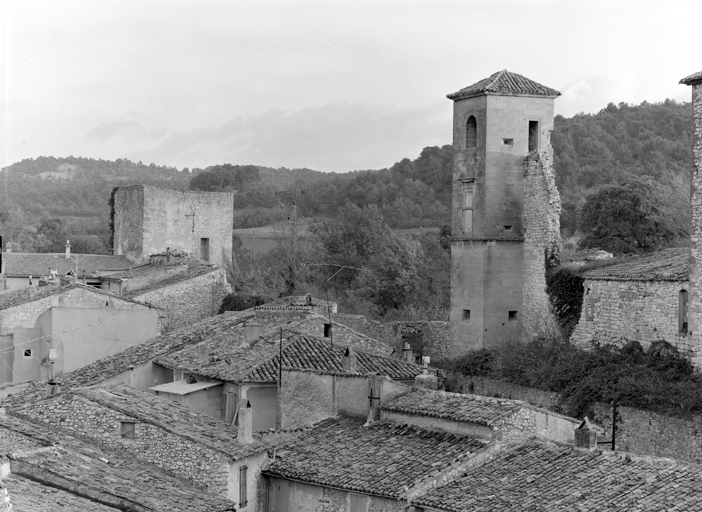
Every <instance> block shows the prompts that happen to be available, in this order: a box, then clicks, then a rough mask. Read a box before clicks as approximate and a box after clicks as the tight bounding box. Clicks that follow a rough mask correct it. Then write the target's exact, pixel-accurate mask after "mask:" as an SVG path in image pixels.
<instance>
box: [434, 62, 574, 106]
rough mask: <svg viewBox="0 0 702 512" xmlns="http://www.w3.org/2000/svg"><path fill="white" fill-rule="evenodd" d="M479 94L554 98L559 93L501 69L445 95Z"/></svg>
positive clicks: (448, 96) (459, 96) (460, 97)
mask: <svg viewBox="0 0 702 512" xmlns="http://www.w3.org/2000/svg"><path fill="white" fill-rule="evenodd" d="M480 94H501V95H512V94H520V95H528V96H546V97H552V98H555V97H556V96H560V95H561V93H560V92H558V91H557V90H555V89H551V88H550V87H546V86H544V85H541V84H539V83H536V82H534V81H533V80H530V79H528V78H526V77H523V76H522V75H518V74H517V73H512V72H510V71H507V70H506V69H503V70H502V71H498V72H497V73H495V74H493V75H490V76H489V77H488V78H485V79H483V80H480V81H479V82H476V83H474V84H473V85H469V86H468V87H465V88H463V89H461V90H460V91H458V92H454V93H452V94H448V95H447V96H446V97H447V98H448V99H450V100H460V99H463V98H469V97H471V96H477V95H480Z"/></svg>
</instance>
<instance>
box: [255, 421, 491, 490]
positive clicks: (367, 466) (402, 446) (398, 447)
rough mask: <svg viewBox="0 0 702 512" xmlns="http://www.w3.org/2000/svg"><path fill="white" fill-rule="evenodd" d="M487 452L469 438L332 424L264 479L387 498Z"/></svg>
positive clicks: (303, 441) (380, 425)
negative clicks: (460, 462) (290, 480)
mask: <svg viewBox="0 0 702 512" xmlns="http://www.w3.org/2000/svg"><path fill="white" fill-rule="evenodd" d="M486 446H487V443H486V442H485V441H480V440H477V439H474V438H472V437H468V436H460V435H455V434H448V433H444V432H436V431H429V430H423V429H420V428H418V427H415V426H411V425H399V424H396V423H392V422H386V421H380V422H375V423H372V424H371V425H369V426H364V421H363V420H357V419H351V418H339V419H330V420H325V421H323V422H321V423H320V424H319V425H318V426H316V427H314V428H312V429H311V430H309V431H308V432H306V433H304V434H303V435H302V436H301V437H300V438H299V439H298V440H297V441H295V442H294V443H293V444H292V445H290V446H289V447H285V448H282V449H278V451H277V456H279V457H280V458H278V459H277V460H276V461H274V462H273V463H272V464H271V466H270V468H269V469H268V471H266V473H267V474H269V475H273V476H277V477H281V478H290V479H294V480H299V481H302V482H309V483H312V484H317V485H322V486H330V487H336V488H340V489H345V490H349V491H357V492H363V493H369V494H376V495H380V496H387V497H390V498H396V499H401V498H403V497H405V496H406V492H407V490H408V489H409V488H411V487H413V486H414V485H416V484H418V483H419V482H420V481H422V480H424V479H426V478H427V477H429V476H431V475H433V474H435V473H436V472H440V471H443V470H446V469H447V468H450V467H451V466H452V465H453V464H455V463H456V462H458V461H463V460H465V459H466V458H467V457H468V456H469V455H470V454H472V453H474V452H476V451H478V450H481V449H483V448H484V447H486Z"/></svg>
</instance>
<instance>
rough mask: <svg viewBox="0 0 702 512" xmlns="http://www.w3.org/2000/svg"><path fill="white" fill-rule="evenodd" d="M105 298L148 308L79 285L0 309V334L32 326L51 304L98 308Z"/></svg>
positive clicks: (118, 305)
mask: <svg viewBox="0 0 702 512" xmlns="http://www.w3.org/2000/svg"><path fill="white" fill-rule="evenodd" d="M107 300H110V301H111V304H112V306H111V307H114V308H117V309H143V308H148V306H147V305H145V304H136V303H135V302H132V301H128V300H123V299H120V298H119V297H108V296H106V295H103V294H101V293H94V292H92V291H91V290H87V289H82V288H81V287H77V288H69V289H67V290H66V291H65V292H62V293H57V294H55V295H51V296H49V297H42V298H40V299H37V300H33V301H30V302H25V303H23V304H19V305H17V306H14V307H9V308H6V309H2V310H0V335H2V334H11V333H13V332H14V330H15V329H16V328H17V327H26V328H32V327H34V324H35V323H36V321H37V318H39V316H40V315H41V314H42V313H43V312H44V311H46V310H47V309H49V308H50V307H51V306H59V305H61V306H66V307H81V308H99V307H105V304H106V302H107Z"/></svg>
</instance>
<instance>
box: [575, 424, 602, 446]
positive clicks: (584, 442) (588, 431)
mask: <svg viewBox="0 0 702 512" xmlns="http://www.w3.org/2000/svg"><path fill="white" fill-rule="evenodd" d="M575 448H577V449H578V450H582V451H587V452H591V451H594V450H595V448H597V432H596V431H595V429H594V428H592V425H590V420H588V419H587V416H585V419H584V420H583V422H582V423H581V424H580V426H579V427H578V428H576V429H575Z"/></svg>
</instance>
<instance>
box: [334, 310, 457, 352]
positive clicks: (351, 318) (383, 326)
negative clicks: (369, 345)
mask: <svg viewBox="0 0 702 512" xmlns="http://www.w3.org/2000/svg"><path fill="white" fill-rule="evenodd" d="M333 320H334V321H335V322H338V323H340V324H342V325H345V326H347V327H350V328H351V329H353V330H355V331H358V332H360V333H361V334H365V335H366V336H368V337H369V338H374V339H376V340H378V341H381V342H383V343H386V344H387V345H389V346H390V347H392V348H393V350H394V351H395V354H397V355H399V354H401V353H402V345H403V343H404V342H405V341H408V342H409V343H410V345H411V346H412V350H413V351H414V353H415V355H417V356H419V355H420V354H421V355H425V356H427V355H428V356H430V357H431V358H432V359H440V358H443V357H450V355H451V354H450V343H451V331H450V323H449V322H440V321H425V320H423V321H417V322H409V321H407V322H399V321H396V322H387V323H381V322H377V321H375V320H368V319H366V317H364V316H361V315H347V314H344V313H338V314H336V315H334V316H333Z"/></svg>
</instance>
